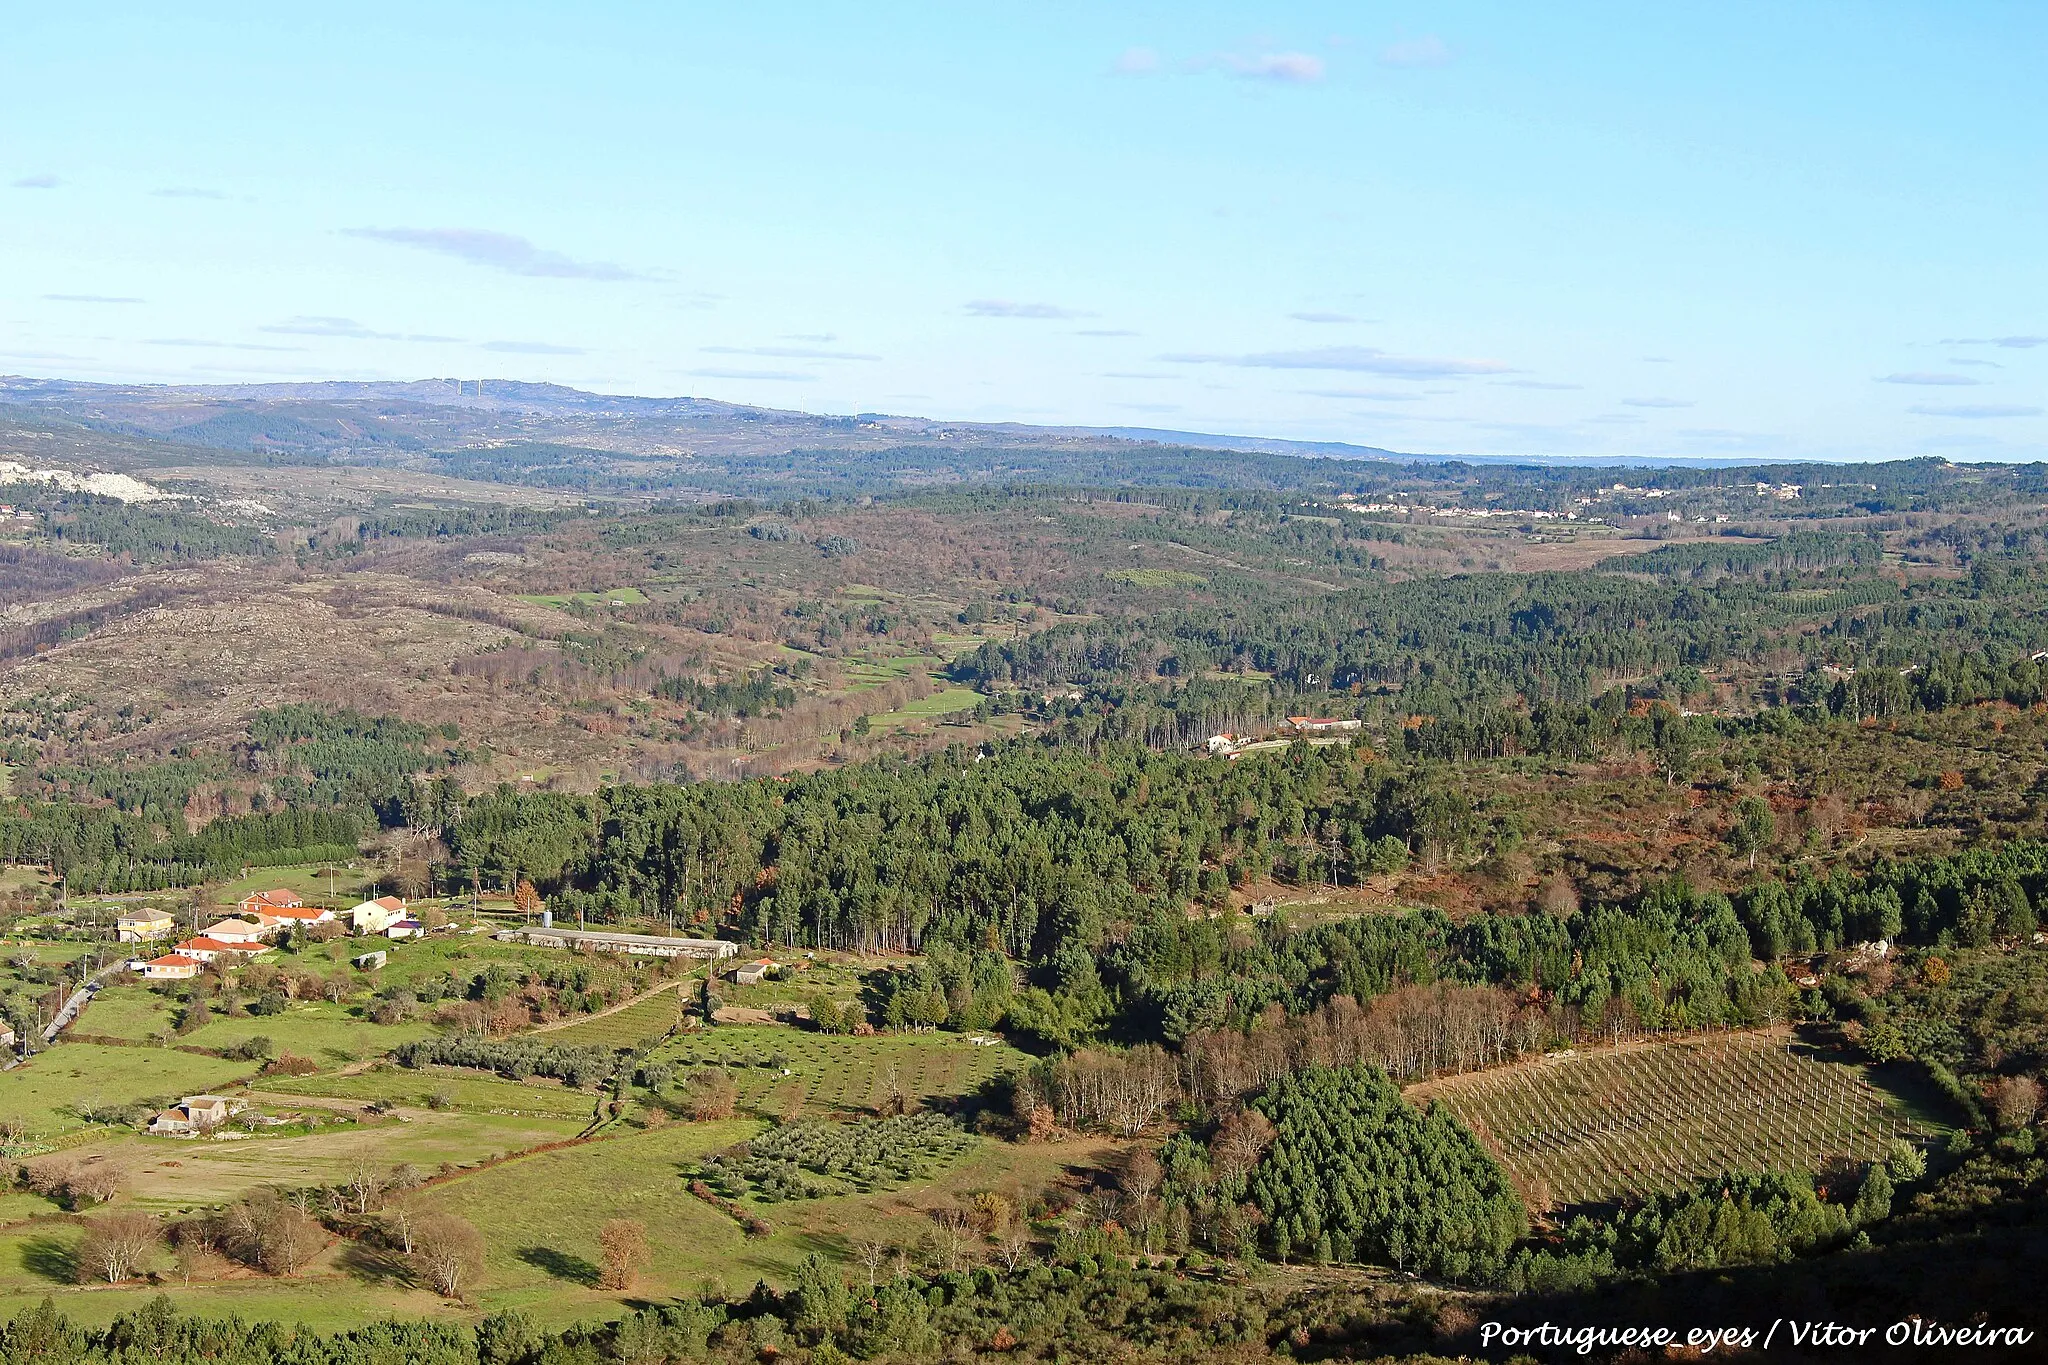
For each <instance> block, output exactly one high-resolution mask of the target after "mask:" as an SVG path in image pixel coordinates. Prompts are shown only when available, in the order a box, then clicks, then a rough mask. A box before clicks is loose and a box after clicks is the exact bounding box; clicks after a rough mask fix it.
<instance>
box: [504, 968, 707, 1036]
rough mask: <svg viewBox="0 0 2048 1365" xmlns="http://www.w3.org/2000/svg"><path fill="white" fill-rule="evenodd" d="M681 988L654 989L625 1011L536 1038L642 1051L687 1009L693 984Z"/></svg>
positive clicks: (544, 1031)
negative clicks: (641, 1049) (642, 1048)
mask: <svg viewBox="0 0 2048 1365" xmlns="http://www.w3.org/2000/svg"><path fill="white" fill-rule="evenodd" d="M681 984H682V986H683V987H684V989H682V990H678V989H677V988H676V987H675V986H673V985H671V986H663V987H660V988H657V989H656V990H655V991H654V992H653V993H652V994H649V995H645V996H642V997H641V998H640V999H638V1000H635V1001H634V1002H633V1003H632V1004H630V1005H627V1006H626V1007H625V1008H624V1009H620V1010H614V1011H613V1012H612V1013H610V1014H606V1015H600V1016H599V1017H597V1018H595V1019H581V1020H578V1021H576V1022H575V1023H572V1024H562V1025H558V1026H554V1027H550V1028H543V1029H541V1030H540V1031H539V1036H540V1037H542V1038H544V1039H546V1040H547V1042H549V1043H550V1044H556V1045H561V1046H573V1047H611V1048H621V1047H622V1048H641V1047H645V1046H646V1045H647V1044H649V1043H651V1042H653V1041H654V1040H655V1039H657V1038H659V1037H661V1035H662V1034H664V1033H667V1032H668V1031H669V1030H670V1029H672V1028H674V1027H675V1026H676V1021H677V1020H678V1019H679V1018H680V1017H681V1016H682V1014H683V1012H684V1011H685V1010H687V1009H688V1007H689V995H690V992H689V989H688V988H689V987H692V986H694V985H695V984H696V983H695V981H693V980H688V981H685V982H683V983H681Z"/></svg>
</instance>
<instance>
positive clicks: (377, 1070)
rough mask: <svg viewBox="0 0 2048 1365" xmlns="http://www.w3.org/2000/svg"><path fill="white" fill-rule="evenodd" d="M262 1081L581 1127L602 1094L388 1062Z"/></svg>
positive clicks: (282, 1090) (277, 1089) (314, 1093)
mask: <svg viewBox="0 0 2048 1365" xmlns="http://www.w3.org/2000/svg"><path fill="white" fill-rule="evenodd" d="M262 1085H263V1090H264V1092H265V1093H267V1094H274V1095H286V1096H305V1097H324V1098H330V1099H338V1100H359V1101H361V1102H363V1103H365V1104H368V1103H371V1102H373V1101H375V1102H379V1103H385V1104H399V1105H409V1106H416V1107H419V1108H428V1107H434V1106H438V1107H441V1108H444V1109H450V1110H461V1111H464V1112H470V1113H487V1114H488V1113H502V1114H523V1115H532V1116H535V1117H540V1118H559V1119H573V1120H575V1121H576V1122H577V1123H578V1124H579V1126H580V1125H581V1124H585V1123H588V1122H589V1120H590V1117H591V1115H592V1114H593V1113H594V1112H595V1111H596V1108H597V1096H596V1095H594V1094H592V1093H591V1092H589V1091H586V1090H569V1089H565V1088H564V1087H562V1086H561V1085H558V1084H556V1083H554V1082H552V1081H546V1080H528V1081H506V1080H499V1079H497V1078H495V1077H489V1076H484V1075H481V1074H479V1073H477V1072H474V1071H461V1070H456V1069H453V1068H443V1067H425V1068H422V1069H420V1070H414V1069H413V1068H411V1067H404V1066H389V1065H387V1066H382V1067H371V1068H370V1069H369V1070H367V1071H357V1072H352V1073H350V1074H348V1075H340V1074H330V1075H322V1076H266V1077H264V1078H263V1083H262Z"/></svg>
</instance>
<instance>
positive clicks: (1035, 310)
mask: <svg viewBox="0 0 2048 1365" xmlns="http://www.w3.org/2000/svg"><path fill="white" fill-rule="evenodd" d="M967 311H968V313H969V314H970V315H971V316H973V317H977V318H1085V317H1090V316H1092V314H1089V313H1084V312H1082V311H1080V310H1079V309H1075V308H1062V307H1060V306H1059V305H1058V304H1055V303H1018V302H1015V301H1014V300H1011V299H971V300H969V301H968V303H967Z"/></svg>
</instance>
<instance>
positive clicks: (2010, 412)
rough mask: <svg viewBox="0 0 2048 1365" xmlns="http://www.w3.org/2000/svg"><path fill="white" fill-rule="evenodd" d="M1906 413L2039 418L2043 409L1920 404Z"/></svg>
mask: <svg viewBox="0 0 2048 1365" xmlns="http://www.w3.org/2000/svg"><path fill="white" fill-rule="evenodd" d="M1906 411H1908V412H1913V413H1918V414H1919V415H1920V416H1922V417H2039V416H2040V415H2041V409H2039V408H2035V407H2027V406H2025V405H2022V404H2017V403H1947V404H1935V403H1928V404H1920V405H1916V406H1914V407H1910V408H1907V409H1906Z"/></svg>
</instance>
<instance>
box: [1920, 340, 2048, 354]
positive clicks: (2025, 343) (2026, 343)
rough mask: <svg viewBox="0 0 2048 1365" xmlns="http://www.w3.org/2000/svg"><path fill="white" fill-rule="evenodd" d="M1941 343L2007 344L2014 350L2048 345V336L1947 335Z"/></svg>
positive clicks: (1958, 344) (1966, 344)
mask: <svg viewBox="0 0 2048 1365" xmlns="http://www.w3.org/2000/svg"><path fill="white" fill-rule="evenodd" d="M1941 344H1942V345H1944V346H2005V347H2008V348H2010V349H2013V350H2020V351H2024V350H2028V349H2031V348H2032V347H2035V346H2048V337H2039V336H2009V337H1947V338H1945V339H1944V340H1943V341H1942V343H1941Z"/></svg>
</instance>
